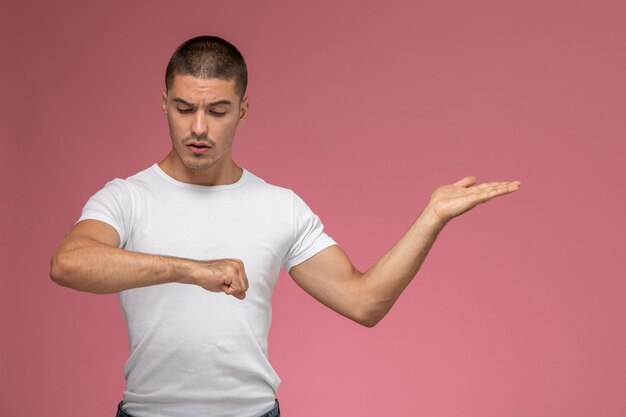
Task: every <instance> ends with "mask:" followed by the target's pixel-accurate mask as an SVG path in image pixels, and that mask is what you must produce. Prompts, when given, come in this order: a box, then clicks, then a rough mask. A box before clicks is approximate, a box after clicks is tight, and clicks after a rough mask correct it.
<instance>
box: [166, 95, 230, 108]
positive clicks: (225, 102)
mask: <svg viewBox="0 0 626 417" xmlns="http://www.w3.org/2000/svg"><path fill="white" fill-rule="evenodd" d="M172 101H176V102H178V103H182V104H184V105H187V106H189V107H195V104H192V103H188V102H186V101H185V100H183V99H182V98H179V97H174V98H173V99H172ZM220 104H226V105H228V106H230V105H231V104H233V103H232V102H231V101H230V100H226V99H224V100H218V101H214V102H213V103H209V107H210V106H219V105H220Z"/></svg>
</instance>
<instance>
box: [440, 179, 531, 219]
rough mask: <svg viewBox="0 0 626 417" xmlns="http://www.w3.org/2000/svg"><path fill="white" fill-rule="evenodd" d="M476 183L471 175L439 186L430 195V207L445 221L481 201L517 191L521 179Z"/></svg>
mask: <svg viewBox="0 0 626 417" xmlns="http://www.w3.org/2000/svg"><path fill="white" fill-rule="evenodd" d="M474 184H476V177H474V176H469V177H465V178H462V179H461V180H459V181H457V182H455V183H454V184H448V185H442V186H441V187H438V188H437V189H436V190H435V192H433V193H432V195H431V197H430V202H429V203H428V209H429V210H430V211H431V212H432V213H433V214H434V215H435V216H437V218H438V219H439V220H441V221H442V222H444V223H445V222H448V221H450V220H451V219H453V218H454V217H456V216H459V215H461V214H463V213H465V212H466V211H468V210H470V209H472V208H473V207H475V206H477V205H478V204H480V203H484V202H487V201H489V200H491V199H493V198H495V197H499V196H501V195H504V194H509V193H512V192H514V191H517V190H518V189H519V187H520V185H521V183H520V182H519V181H501V182H486V183H483V184H479V185H474Z"/></svg>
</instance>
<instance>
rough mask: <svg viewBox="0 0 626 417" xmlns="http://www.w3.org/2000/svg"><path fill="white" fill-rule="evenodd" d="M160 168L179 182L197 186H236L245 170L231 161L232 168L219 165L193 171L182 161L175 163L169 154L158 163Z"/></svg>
mask: <svg viewBox="0 0 626 417" xmlns="http://www.w3.org/2000/svg"><path fill="white" fill-rule="evenodd" d="M158 165H159V168H161V169H162V170H163V172H165V173H166V174H167V175H169V176H170V177H172V178H174V179H175V180H177V181H180V182H184V183H187V184H195V185H208V186H215V185H228V184H234V183H236V182H237V181H239V179H241V176H242V175H243V169H242V168H241V167H240V166H238V165H237V164H235V162H234V161H230V164H229V165H230V166H227V167H222V166H218V164H215V165H213V166H212V167H210V168H207V169H191V168H188V167H187V166H185V165H184V164H183V163H182V161H178V163H177V162H176V161H173V158H172V155H171V154H169V155H168V156H166V157H165V158H164V159H163V160H162V161H161V162H159V163H158Z"/></svg>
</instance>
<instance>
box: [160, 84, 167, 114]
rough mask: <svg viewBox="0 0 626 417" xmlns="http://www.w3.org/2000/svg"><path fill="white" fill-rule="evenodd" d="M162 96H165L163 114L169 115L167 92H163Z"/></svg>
mask: <svg viewBox="0 0 626 417" xmlns="http://www.w3.org/2000/svg"><path fill="white" fill-rule="evenodd" d="M162 96H163V102H162V104H161V105H162V107H163V114H167V92H166V91H165V90H163V92H162Z"/></svg>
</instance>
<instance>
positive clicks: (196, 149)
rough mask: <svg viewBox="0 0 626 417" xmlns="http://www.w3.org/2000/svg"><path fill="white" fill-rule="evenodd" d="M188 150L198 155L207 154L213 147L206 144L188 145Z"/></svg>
mask: <svg viewBox="0 0 626 417" xmlns="http://www.w3.org/2000/svg"><path fill="white" fill-rule="evenodd" d="M187 148H188V149H189V150H191V152H193V153H196V154H200V153H205V152H207V151H208V150H209V149H211V147H210V146H209V145H207V144H205V143H189V144H187Z"/></svg>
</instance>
